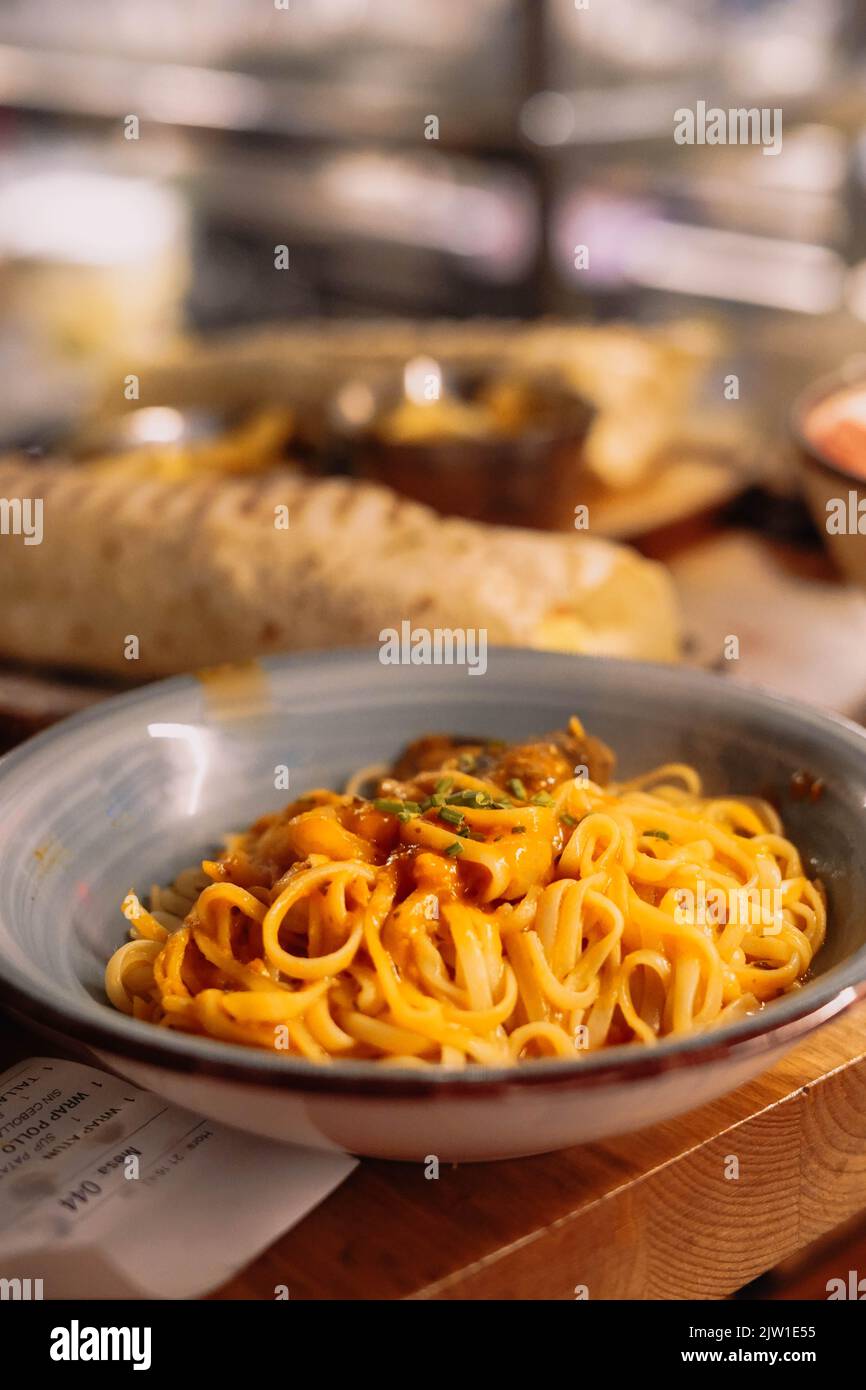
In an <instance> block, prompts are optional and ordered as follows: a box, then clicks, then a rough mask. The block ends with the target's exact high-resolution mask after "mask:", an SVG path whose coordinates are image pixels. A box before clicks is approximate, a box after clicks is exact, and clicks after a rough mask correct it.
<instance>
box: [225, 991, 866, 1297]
mask: <svg viewBox="0 0 866 1390" xmlns="http://www.w3.org/2000/svg"><path fill="white" fill-rule="evenodd" d="M732 1159H736V1160H737V1162H738V1164H739V1177H738V1178H732V1177H726V1176H725V1174H726V1172H728V1173H730V1172H732V1171H733V1164H732V1162H731V1160H732ZM864 1211H866V1004H863V1005H858V1006H857V1007H856V1008H854V1009H852V1010H851V1011H850V1012H849V1013H848V1014H847V1015H846V1016H845V1017H843V1018H842V1019H840V1020H839V1021H837V1022H836V1023H832V1024H829V1025H827V1027H826V1028H824V1029H823V1030H822V1031H820V1032H819V1033H817V1034H815V1035H814V1036H813V1037H812V1039H811V1040H809V1041H806V1042H805V1043H803V1044H802V1045H801V1046H800V1047H798V1048H797V1049H796V1050H795V1051H793V1052H791V1053H790V1054H789V1055H788V1056H787V1057H786V1058H785V1059H784V1060H783V1061H782V1062H781V1063H780V1064H779V1065H778V1066H776V1067H774V1068H773V1070H772V1071H769V1072H767V1073H766V1074H765V1075H764V1076H762V1077H760V1078H759V1079H758V1080H756V1081H753V1082H751V1083H750V1084H749V1085H747V1086H744V1087H742V1088H741V1089H740V1090H739V1091H736V1092H735V1093H734V1094H733V1095H730V1096H727V1097H725V1098H723V1099H722V1100H719V1101H715V1102H713V1103H712V1104H711V1105H707V1106H704V1107H703V1108H702V1109H700V1110H696V1111H694V1112H693V1113H692V1114H690V1115H686V1116H684V1117H682V1118H680V1119H678V1120H675V1121H671V1122H669V1123H666V1124H662V1125H658V1126H656V1127H655V1128H652V1129H647V1130H643V1131H641V1132H640V1133H638V1134H634V1135H630V1136H626V1137H624V1138H621V1139H616V1140H612V1141H611V1142H609V1143H606V1144H591V1145H586V1146H584V1147H580V1148H574V1149H568V1150H566V1151H565V1152H563V1153H557V1154H547V1155H544V1156H542V1157H539V1158H529V1159H519V1160H509V1161H507V1162H503V1163H495V1164H465V1165H460V1166H456V1167H452V1166H451V1165H443V1167H442V1168H441V1169H440V1174H439V1177H438V1179H428V1178H426V1177H425V1170H424V1166H423V1165H422V1164H396V1163H385V1162H379V1161H375V1162H374V1161H372V1160H365V1161H364V1162H362V1163H361V1164H360V1165H359V1167H358V1168H357V1169H356V1170H355V1172H354V1173H353V1174H352V1175H351V1177H349V1178H348V1180H347V1181H346V1182H345V1183H344V1184H343V1185H342V1187H340V1188H338V1189H337V1191H336V1192H335V1193H333V1194H332V1196H331V1197H329V1198H328V1200H327V1201H326V1202H325V1203H324V1204H323V1205H322V1206H321V1207H319V1208H317V1209H316V1210H315V1211H313V1212H311V1213H310V1215H309V1216H307V1217H306V1218H305V1220H304V1221H303V1222H302V1223H301V1224H300V1225H299V1226H297V1227H296V1228H295V1229H294V1230H293V1231H290V1232H289V1233H288V1234H287V1235H285V1236H283V1237H282V1238H281V1239H279V1240H278V1241H276V1243H275V1244H274V1245H273V1246H272V1247H271V1249H270V1250H269V1251H267V1252H266V1254H264V1255H263V1256H261V1257H260V1258H259V1259H258V1260H257V1261H256V1262H255V1263H254V1264H253V1265H252V1266H251V1267H250V1268H249V1269H248V1270H246V1271H245V1272H244V1273H243V1274H241V1275H239V1276H237V1277H236V1278H235V1279H233V1280H232V1281H231V1282H230V1283H229V1284H227V1285H226V1286H225V1288H223V1289H222V1290H221V1291H220V1293H219V1294H218V1295H217V1296H218V1297H221V1298H226V1299H230V1298H273V1297H274V1288H275V1286H276V1285H278V1284H286V1285H288V1287H289V1292H290V1297H291V1298H293V1299H295V1298H298V1299H339V1298H349V1299H356V1298H357V1299H371V1298H372V1299H396V1298H425V1299H427V1298H447V1299H455V1298H456V1299H494V1298H505V1299H573V1298H574V1297H575V1296H576V1295H575V1289H576V1286H581V1285H582V1286H585V1287H586V1289H587V1291H588V1296H589V1297H590V1298H591V1299H611V1298H638V1299H645V1298H665V1299H679V1298H706V1299H712V1298H724V1297H726V1296H728V1295H729V1294H731V1293H733V1292H734V1291H735V1290H737V1289H739V1288H741V1287H742V1286H743V1285H744V1284H746V1283H748V1282H749V1281H750V1280H752V1279H754V1278H756V1276H758V1275H760V1274H762V1273H763V1272H764V1271H766V1270H769V1269H771V1268H772V1267H773V1266H775V1265H778V1264H779V1263H780V1262H781V1261H783V1260H786V1259H789V1258H790V1257H791V1256H793V1255H795V1254H796V1253H797V1252H798V1251H801V1250H803V1249H804V1248H805V1247H806V1246H808V1245H811V1244H812V1243H813V1242H815V1241H817V1240H818V1239H819V1238H820V1237H822V1236H823V1235H825V1234H826V1233H827V1232H829V1231H831V1230H832V1229H833V1228H834V1227H838V1226H840V1225H841V1224H842V1223H844V1222H846V1221H849V1220H850V1219H851V1218H852V1217H853V1216H855V1215H857V1214H858V1213H860V1212H864ZM839 1263H840V1269H839V1271H837V1272H838V1273H839V1274H840V1275H842V1276H843V1277H844V1276H845V1275H846V1274H847V1270H848V1264H845V1260H844V1258H841V1257H840V1262H839ZM842 1264H845V1267H844V1269H842V1267H841V1266H842ZM813 1296H820V1297H826V1293H816V1294H814V1295H813Z"/></svg>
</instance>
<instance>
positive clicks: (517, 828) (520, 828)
mask: <svg viewBox="0 0 866 1390" xmlns="http://www.w3.org/2000/svg"><path fill="white" fill-rule="evenodd" d="M511 833H512V835H525V834H526V826H525V825H512V827H511Z"/></svg>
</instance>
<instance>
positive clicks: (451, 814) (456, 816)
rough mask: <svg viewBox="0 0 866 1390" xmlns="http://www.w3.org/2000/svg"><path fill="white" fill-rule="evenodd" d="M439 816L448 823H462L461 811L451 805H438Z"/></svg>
mask: <svg viewBox="0 0 866 1390" xmlns="http://www.w3.org/2000/svg"><path fill="white" fill-rule="evenodd" d="M439 816H440V818H441V819H442V820H446V821H447V822H448V824H449V825H462V824H463V812H462V811H458V810H457V809H456V808H455V807H453V806H440V807H439Z"/></svg>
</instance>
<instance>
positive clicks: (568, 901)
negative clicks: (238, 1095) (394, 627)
mask: <svg viewBox="0 0 866 1390" xmlns="http://www.w3.org/2000/svg"><path fill="white" fill-rule="evenodd" d="M570 728H571V734H570V735H569V737H571V738H574V739H577V738H579V737H581V736H582V733H583V731H582V728H581V726H580V724H579V721H577V720H572V722H571V726H570ZM433 741H434V742H435V740H433ZM599 746H600V747H601V748H603V745H599ZM490 747H491V748H492V747H493V745H490ZM498 747H499V746H498V745H497V748H498ZM527 747H528V748H529V749H530V753H529V754H527V753H526V751H525V749H524V750H523V752H522V754H521V756H522V757H523V763H522V764H520V765H521V766H522V767H524V766H525V767H528V768H529V769H530V771H531V772H532V778H520V777H516V776H515V777H510V778H507V779H506V778H505V777H504V775H502V774H501V770H497V769H496V768H494V770H493V771H490V763H491V755H489V754H488V755H487V756H486V759H485V758H478V757H475V756H474V755H470V756H466V755H464V754H462V753H460V752H459V751H458V745H457V744H452V745H451V746H450V747H449V748H448V749H447V750H446V755H445V756H443V757H441V758H439V759H438V762H439V766H437V767H429V766H428V767H425V766H418V767H416V768H413V769H411V770H410V773H409V775H408V776H407V777H405V778H404V779H403V780H400V778H399V776H394V777H391V778H388V777H385V778H383V776H382V769H381V768H375V769H367V770H365V771H364V772H363V773H362V774H358V776H357V777H356V778H355V779H353V782H352V784H351V790H350V791H348V792H346V793H345V794H342V795H340V794H337V793H335V792H331V791H313V792H310V793H308V794H307V795H305V796H303V797H301V798H300V799H299V800H296V801H294V802H293V803H292V804H291V805H289V806H288V807H286V809H285V810H284V811H282V812H279V813H275V814H270V815H266V816H263V817H262V818H261V819H260V820H258V821H257V822H256V823H255V824H254V825H253V826H252V827H251V828H250V829H249V830H248V831H246V832H245V833H244V834H241V835H237V836H234V837H231V838H230V840H229V841H228V843H227V847H226V850H225V852H224V853H223V854H222V855H221V857H220V858H219V859H217V860H214V861H207V860H206V861H204V863H203V864H202V866H201V868H200V869H198V868H194V869H189V870H187V871H185V872H184V873H183V874H181V876H180V877H179V878H178V879H177V880H176V882H175V883H174V885H173V886H172V887H171V888H159V887H154V888H153V890H152V892H151V895H150V906H149V908H146V907H144V906H143V905H142V903H141V902H140V900H139V899H138V898H137V897H136V896H135V894H133V893H130V894H129V895H128V896H127V898H126V899H125V901H124V904H123V911H124V913H125V915H126V917H127V919H128V920H129V922H130V937H131V939H130V940H129V941H128V942H127V943H126V944H125V945H123V946H121V947H120V948H119V949H118V950H117V951H115V952H114V954H113V955H112V957H111V959H110V961H109V963H108V967H107V970H106V991H107V994H108V997H109V999H110V1001H111V1003H112V1004H114V1005H115V1007H117V1008H118V1009H121V1010H123V1011H124V1012H126V1013H128V1014H132V1015H133V1016H134V1017H136V1018H138V1019H141V1020H144V1021H147V1022H150V1023H154V1024H159V1025H161V1026H163V1027H168V1028H175V1029H180V1030H183V1031H185V1032H189V1033H198V1034H207V1035H209V1036H211V1037H214V1038H220V1039H224V1040H227V1041H230V1042H236V1043H243V1044H248V1045H251V1046H255V1047H261V1048H268V1049H272V1050H274V1051H277V1052H280V1051H283V1052H285V1053H286V1054H288V1055H291V1056H294V1057H302V1058H306V1059H308V1060H310V1061H314V1062H327V1061H330V1060H332V1059H337V1058H346V1059H353V1058H354V1059H365V1058H366V1059H378V1060H381V1061H382V1062H383V1063H384V1064H387V1065H391V1066H411V1067H419V1066H420V1067H425V1066H430V1065H444V1066H447V1067H454V1068H459V1067H464V1066H466V1065H467V1064H468V1065H472V1064H477V1063H482V1064H485V1065H489V1066H501V1065H508V1064H511V1063H516V1062H518V1061H521V1060H523V1059H532V1058H541V1057H555V1058H570V1059H572V1060H574V1059H575V1058H580V1057H581V1056H583V1055H585V1053H587V1052H592V1051H597V1050H598V1049H599V1048H603V1047H607V1046H610V1045H613V1044H617V1043H635V1044H638V1045H642V1046H652V1045H653V1044H655V1043H656V1042H657V1041H658V1040H659V1039H661V1038H664V1037H671V1036H681V1035H686V1034H690V1033H694V1032H696V1031H699V1030H703V1029H706V1028H709V1027H714V1026H716V1025H719V1024H722V1023H725V1022H727V1021H730V1020H733V1019H735V1018H740V1017H743V1016H745V1015H748V1014H750V1013H753V1012H756V1011H757V1010H759V1009H760V1008H761V1007H762V1006H763V1005H764V1004H765V1003H767V1002H768V1001H769V1000H771V999H773V998H775V997H776V996H777V995H780V994H782V993H785V992H786V991H788V990H791V989H795V988H797V987H798V986H799V984H800V982H801V981H802V979H803V977H804V975H805V974H806V973H807V971H808V970H809V968H810V966H811V962H812V960H813V958H814V956H815V953H816V952H817V951H818V950H819V949H820V947H821V944H822V942H823V940H824V934H825V926H826V910H825V900H824V893H823V889H822V887H821V884H820V883H819V882H817V881H813V880H811V879H810V878H809V877H808V876H807V874H806V873H805V871H804V868H803V864H802V861H801V859H800V855H799V853H798V851H797V849H796V847H795V846H794V845H793V844H792V843H791V842H790V841H789V840H787V839H786V838H785V836H784V834H783V827H782V825H781V823H780V821H779V817H778V815H777V814H776V812H775V811H774V810H773V808H772V807H771V806H770V805H769V804H767V803H766V802H763V801H760V800H758V799H756V798H750V797H744V798H733V797H730V796H724V797H715V798H713V797H706V796H704V794H703V791H702V786H701V781H700V778H699V775H698V773H697V772H696V771H695V770H694V769H693V768H691V767H688V766H685V765H668V766H665V767H661V768H658V769H656V770H655V771H653V772H650V773H647V774H645V775H644V776H642V777H638V778H635V779H634V780H632V781H628V782H621V783H614V784H611V785H610V786H604V785H602V784H601V781H600V780H592V779H591V778H590V777H589V776H587V775H586V772H585V770H584V769H581V770H579V772H578V775H576V776H574V775H571V776H565V777H562V776H561V775H559V774H560V773H561V770H562V767H561V763H562V757H561V751H560V752H558V751H557V749H556V748H555V747H554V745H553V744H542V745H528V746H527ZM539 749H540V750H541V753H539V752H538V750H539ZM545 750H546V751H545ZM512 751H513V750H512ZM518 753H520V750H518ZM554 754H556V756H557V757H558V758H559V761H558V762H557V761H556V759H555V758H554ZM497 756H499V762H500V765H501V764H502V755H501V754H498V755H497ZM532 758H535V762H533V761H532ZM539 759H540V761H539ZM485 762H486V769H487V770H485ZM512 765H513V759H512ZM600 775H601V774H600ZM371 778H376V779H378V781H379V786H378V790H379V792H380V794H379V795H377V796H374V797H373V798H372V799H371V798H368V797H367V796H365V795H362V791H363V789H364V788H365V787H366V786H368V785H369V782H370V779H371ZM533 779H534V780H533ZM526 781H529V782H530V785H529V786H527V785H526ZM536 787H540V788H541V789H540V790H535V788H536Z"/></svg>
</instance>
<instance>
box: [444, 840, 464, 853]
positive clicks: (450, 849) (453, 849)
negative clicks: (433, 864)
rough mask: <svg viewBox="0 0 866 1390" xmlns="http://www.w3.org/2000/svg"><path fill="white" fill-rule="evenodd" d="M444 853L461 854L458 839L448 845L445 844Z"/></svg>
mask: <svg viewBox="0 0 866 1390" xmlns="http://www.w3.org/2000/svg"><path fill="white" fill-rule="evenodd" d="M445 853H446V854H450V855H456V854H462V853H463V846H462V845H461V843H460V841H459V840H454V841H452V843H451V844H450V845H446V846H445Z"/></svg>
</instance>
